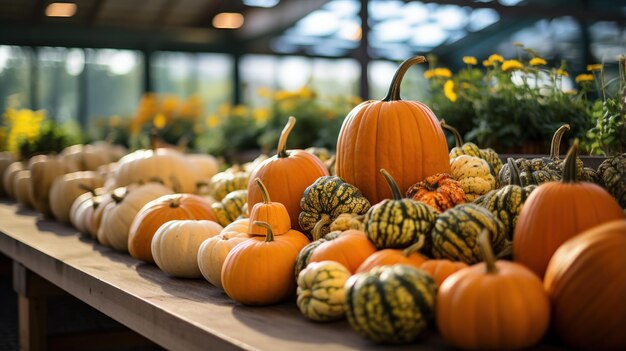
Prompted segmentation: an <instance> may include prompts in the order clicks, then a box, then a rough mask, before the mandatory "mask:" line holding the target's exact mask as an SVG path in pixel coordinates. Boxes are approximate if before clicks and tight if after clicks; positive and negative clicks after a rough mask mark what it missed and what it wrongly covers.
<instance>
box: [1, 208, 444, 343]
mask: <svg viewBox="0 0 626 351" xmlns="http://www.w3.org/2000/svg"><path fill="white" fill-rule="evenodd" d="M0 252H2V253H4V254H5V255H7V256H9V257H10V258H11V259H13V260H15V261H18V262H20V263H21V264H23V265H24V266H25V267H26V268H28V269H30V270H31V271H33V272H35V273H37V274H39V275H40V276H42V277H43V278H45V279H47V280H49V281H50V282H52V283H54V284H55V285H57V286H59V287H60V288H62V289H63V290H65V291H67V292H68V293H70V294H72V295H74V296H75V297H77V298H78V299H80V300H82V301H84V302H86V303H87V304H89V305H91V306H92V307H94V308H96V309H97V310H99V311H101V312H103V313H104V314H106V315H108V316H110V317H111V318H113V319H115V320H117V321H119V322H120V323H122V324H124V325H126V326H128V327H129V328H131V329H133V330H135V331H136V332H138V333H139V334H141V335H143V336H145V337H147V338H149V339H151V340H153V341H154V342H156V343H157V344H159V345H161V346H163V347H165V348H168V349H177V350H200V349H202V350H207V349H215V350H290V351H291V350H297V351H306V350H316V351H318V350H320V348H323V349H324V350H355V349H359V350H383V349H393V350H409V349H411V350H431V349H446V348H449V347H448V346H447V345H446V344H445V343H444V342H443V341H442V340H441V339H440V338H439V337H438V336H436V335H435V334H434V333H431V334H430V335H429V336H426V337H424V338H423V339H422V340H419V341H417V342H415V343H413V344H410V345H404V346H393V347H390V346H380V345H375V344H373V343H371V342H369V341H368V340H366V339H363V338H361V337H360V336H359V335H357V334H356V333H355V332H353V331H352V330H351V329H350V327H349V326H348V324H347V322H346V321H345V320H344V321H339V322H333V323H325V324H321V323H314V322H310V321H308V320H307V319H306V318H305V317H303V316H302V315H301V314H300V313H299V311H298V310H297V307H296V304H295V299H294V301H291V302H288V303H284V304H280V305H275V306H270V307H248V306H243V305H240V304H238V303H235V302H233V301H231V300H230V299H229V298H228V297H227V296H226V294H225V293H224V292H222V291H221V290H219V289H217V288H215V287H213V286H212V285H211V284H209V283H208V282H207V281H205V280H193V279H178V278H171V277H169V276H167V275H166V274H165V273H163V272H161V271H160V270H159V269H158V267H156V266H154V265H150V264H146V263H143V262H140V261H138V260H135V259H133V258H131V257H130V256H129V255H127V254H122V253H119V252H116V251H113V250H111V249H109V248H106V247H104V246H101V245H99V244H97V243H95V241H93V240H92V239H90V238H88V237H85V236H84V235H80V234H79V233H78V232H77V231H76V230H75V229H73V228H71V227H69V226H67V225H63V224H60V223H57V222H55V221H53V220H50V219H43V218H41V216H39V215H38V214H37V213H36V212H34V211H31V210H26V209H23V208H21V207H19V206H18V205H16V204H15V203H13V202H7V201H6V200H0Z"/></svg>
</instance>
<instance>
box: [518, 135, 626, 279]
mask: <svg viewBox="0 0 626 351" xmlns="http://www.w3.org/2000/svg"><path fill="white" fill-rule="evenodd" d="M577 154H578V143H577V142H575V143H574V145H573V146H572V148H571V149H570V150H569V152H568V153H567V157H566V159H565V166H564V169H563V179H562V181H560V182H549V183H544V184H541V185H540V186H538V187H537V189H535V191H533V192H532V193H531V194H530V196H529V197H528V199H527V200H526V202H525V203H524V207H522V211H521V212H520V214H519V217H518V219H517V226H516V227H515V232H514V234H513V260H515V261H517V262H519V263H521V264H523V265H525V266H526V267H528V268H530V269H531V270H532V271H533V272H535V273H536V274H537V275H538V276H539V277H540V278H543V275H544V273H545V271H546V267H547V266H548V262H549V261H550V258H551V257H552V254H554V252H555V251H556V249H558V247H559V246H560V245H561V244H563V243H564V242H565V241H567V240H568V239H570V238H572V237H574V236H576V235H578V234H579V233H581V232H583V231H584V230H586V229H589V228H592V227H595V226H597V225H600V224H602V223H606V222H609V221H612V220H616V219H621V218H623V217H624V214H623V213H622V209H621V208H620V206H619V204H618V203H617V201H615V199H614V198H613V197H612V196H611V194H609V193H608V192H607V191H606V190H604V189H603V188H602V187H600V186H598V185H596V184H593V183H587V182H577V179H576V174H577V172H576V156H577Z"/></svg>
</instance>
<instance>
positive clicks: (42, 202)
mask: <svg viewBox="0 0 626 351" xmlns="http://www.w3.org/2000/svg"><path fill="white" fill-rule="evenodd" d="M28 169H29V170H30V176H31V180H32V181H31V194H32V201H33V206H34V207H35V209H36V210H37V211H38V212H39V213H42V214H44V215H46V216H50V215H52V210H51V209H50V188H51V187H52V184H53V183H54V181H55V180H56V179H57V178H58V177H61V176H63V175H64V174H66V173H72V172H76V171H77V169H76V166H75V165H73V164H72V163H67V162H64V161H63V160H62V159H61V158H59V157H55V156H45V155H39V156H35V157H33V158H31V161H30V164H29V166H28Z"/></svg>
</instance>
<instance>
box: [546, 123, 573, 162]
mask: <svg viewBox="0 0 626 351" xmlns="http://www.w3.org/2000/svg"><path fill="white" fill-rule="evenodd" d="M569 130H570V126H569V124H564V125H562V126H560V127H559V129H557V130H556V132H554V135H553V136H552V142H551V143H550V158H551V159H553V160H558V159H559V154H560V153H561V139H563V134H565V132H567V131H569Z"/></svg>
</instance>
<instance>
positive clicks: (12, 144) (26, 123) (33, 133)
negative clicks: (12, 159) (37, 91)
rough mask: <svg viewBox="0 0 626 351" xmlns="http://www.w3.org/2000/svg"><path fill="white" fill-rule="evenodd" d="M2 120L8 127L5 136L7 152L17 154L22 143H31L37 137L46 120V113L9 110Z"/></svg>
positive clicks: (42, 111)
mask: <svg viewBox="0 0 626 351" xmlns="http://www.w3.org/2000/svg"><path fill="white" fill-rule="evenodd" d="M4 118H5V120H6V122H8V124H9V125H10V127H9V132H8V136H7V150H8V151H11V152H17V151H18V147H19V145H20V143H21V142H22V141H24V140H25V141H33V140H35V139H36V138H37V136H39V131H40V129H41V124H42V122H43V120H44V119H45V118H46V111H45V110H39V111H32V110H28V109H22V110H15V109H12V108H9V109H7V111H6V113H5V116H4Z"/></svg>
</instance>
